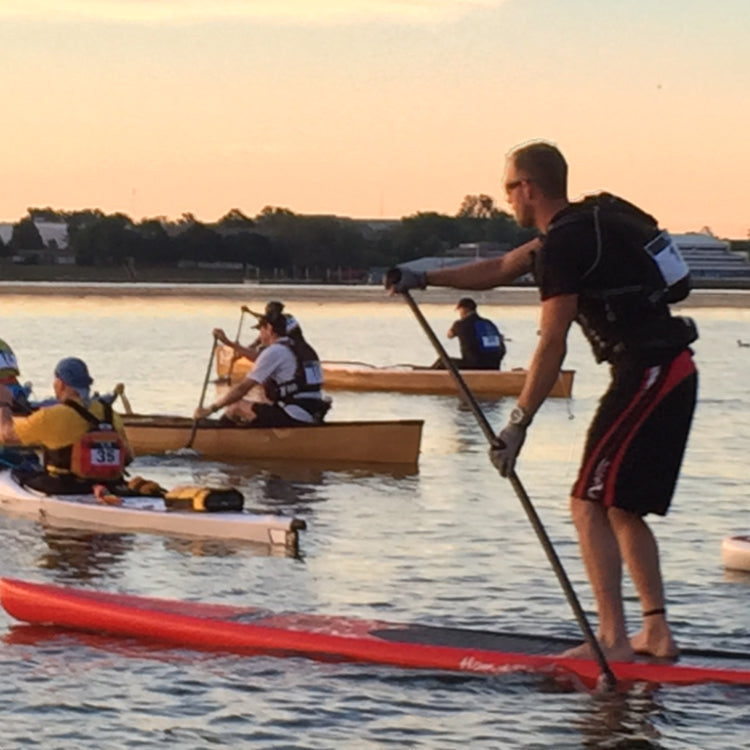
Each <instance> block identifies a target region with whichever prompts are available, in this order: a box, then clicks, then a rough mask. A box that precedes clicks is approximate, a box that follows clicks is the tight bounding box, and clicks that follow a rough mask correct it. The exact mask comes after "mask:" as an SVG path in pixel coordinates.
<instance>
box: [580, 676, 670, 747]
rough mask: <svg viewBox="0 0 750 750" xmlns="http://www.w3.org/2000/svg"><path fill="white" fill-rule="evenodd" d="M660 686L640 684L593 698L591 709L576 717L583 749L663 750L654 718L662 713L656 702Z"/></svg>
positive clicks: (596, 695)
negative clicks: (625, 690) (635, 749)
mask: <svg viewBox="0 0 750 750" xmlns="http://www.w3.org/2000/svg"><path fill="white" fill-rule="evenodd" d="M656 689H657V688H656V686H654V685H646V684H640V685H638V686H636V687H633V688H631V689H630V690H628V691H627V692H622V693H621V692H606V693H601V694H595V695H593V696H592V700H591V703H590V710H588V711H586V712H585V713H583V714H582V715H581V716H578V717H576V720H575V724H576V725H577V726H578V728H579V729H580V731H581V735H582V747H585V748H590V749H591V750H634V748H641V749H642V750H648V749H653V750H656V749H657V748H661V747H662V745H661V743H660V741H659V740H660V735H659V731H658V729H657V728H656V726H655V723H654V718H655V717H656V716H657V715H659V714H660V713H661V711H662V708H661V706H660V705H659V704H658V703H657V702H656V700H655V699H654V693H655V691H656Z"/></svg>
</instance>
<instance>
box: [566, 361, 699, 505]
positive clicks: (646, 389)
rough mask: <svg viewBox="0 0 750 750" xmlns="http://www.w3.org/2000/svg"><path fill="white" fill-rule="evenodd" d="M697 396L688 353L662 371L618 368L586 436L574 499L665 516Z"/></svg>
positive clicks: (635, 366) (638, 366)
mask: <svg viewBox="0 0 750 750" xmlns="http://www.w3.org/2000/svg"><path fill="white" fill-rule="evenodd" d="M697 394H698V372H697V370H696V367H695V363H694V362H693V355H692V351H691V350H690V349H685V350H683V351H682V352H680V354H678V355H677V356H676V357H675V358H674V359H672V360H671V361H669V362H666V363H664V364H659V365H644V364H641V363H634V362H629V363H623V364H617V365H613V366H612V383H611V384H610V387H609V389H608V390H607V392H606V393H605V394H604V396H602V399H601V401H600V402H599V408H598V409H597V412H596V414H595V415H594V419H593V421H592V422H591V425H590V427H589V430H588V434H587V437H586V445H585V448H584V453H583V459H582V462H581V468H580V470H579V473H578V478H577V479H576V482H575V484H574V485H573V491H572V494H573V497H575V498H578V499H581V500H589V501H592V502H598V503H601V504H602V505H603V506H604V507H608V508H609V507H615V508H620V509H622V510H626V511H629V512H631V513H636V514H637V515H640V516H645V515H646V514H647V513H656V514H658V515H661V516H663V515H666V513H667V511H668V510H669V505H670V503H671V501H672V495H673V494H674V490H675V486H676V484H677V477H678V475H679V472H680V465H681V464H682V459H683V456H684V454H685V447H686V445H687V440H688V434H689V432H690V424H691V422H692V419H693V412H694V411H695V404H696V399H697Z"/></svg>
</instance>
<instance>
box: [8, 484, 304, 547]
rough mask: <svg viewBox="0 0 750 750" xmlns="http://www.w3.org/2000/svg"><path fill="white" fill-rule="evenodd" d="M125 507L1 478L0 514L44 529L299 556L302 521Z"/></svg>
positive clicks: (150, 504) (145, 504)
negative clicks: (223, 543) (215, 543)
mask: <svg viewBox="0 0 750 750" xmlns="http://www.w3.org/2000/svg"><path fill="white" fill-rule="evenodd" d="M123 503H124V504H123V505H122V506H114V505H106V504H103V503H99V502H97V501H96V500H95V499H94V498H93V497H91V496H71V497H55V496H47V495H42V494H41V493H37V492H34V491H31V490H26V489H24V488H23V487H20V486H19V485H18V484H17V483H16V482H15V481H13V479H12V478H11V477H10V473H9V472H8V471H2V472H0V511H2V512H4V513H7V514H8V515H11V516H16V517H18V518H28V519H31V520H34V521H38V522H39V523H41V524H43V525H45V526H55V527H62V528H79V529H92V530H99V531H110V532H127V533H130V532H146V533H150V534H161V535H167V536H179V537H194V538H202V539H227V540H237V541H246V542H253V543H257V544H264V545H269V546H271V547H278V548H285V549H288V550H291V551H293V552H294V551H297V549H298V545H299V531H300V530H301V529H304V528H305V522H304V521H303V520H301V519H296V518H290V517H288V516H276V515H258V514H252V513H199V512H186V511H167V509H166V507H165V504H164V501H163V500H162V499H161V498H154V497H133V498H126V499H124V500H123Z"/></svg>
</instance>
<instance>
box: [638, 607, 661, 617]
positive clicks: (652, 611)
mask: <svg viewBox="0 0 750 750" xmlns="http://www.w3.org/2000/svg"><path fill="white" fill-rule="evenodd" d="M666 613H667V610H666V609H664V607H659V608H658V609H649V610H648V612H644V613H643V616H644V617H651V616H653V615H664V614H666Z"/></svg>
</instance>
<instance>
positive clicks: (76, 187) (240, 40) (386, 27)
mask: <svg viewBox="0 0 750 750" xmlns="http://www.w3.org/2000/svg"><path fill="white" fill-rule="evenodd" d="M748 28H750V4H748V3H747V2H746V0H712V1H704V0H658V2H654V0H628V1H627V2H620V1H618V2H614V1H612V0H463V1H462V0H210V1H209V0H201V1H200V2H199V1H198V0H64V1H63V2H59V1H53V0H23V1H21V0H16V1H14V2H6V1H5V0H0V90H2V92H3V101H4V106H3V116H2V126H1V127H2V139H0V149H1V152H2V167H3V180H2V182H3V189H2V191H1V192H0V220H2V221H15V220H17V219H19V218H20V217H21V216H23V215H24V214H25V213H26V210H27V208H28V207H30V206H35V207H42V206H52V207H54V208H58V209H66V210H75V209H82V208H100V209H102V210H103V211H105V212H108V213H110V212H115V211H122V212H124V213H127V214H129V215H130V216H131V217H132V218H134V219H141V218H144V217H153V216H160V215H162V216H167V217H169V218H178V217H180V216H181V214H182V213H184V212H191V213H193V214H195V215H196V216H197V217H198V218H199V219H201V220H203V221H214V220H216V219H218V218H219V217H220V216H221V215H222V214H224V213H226V212H227V211H228V210H229V209H231V208H239V209H241V210H242V211H244V212H245V213H246V214H248V215H250V216H254V215H255V214H257V213H258V212H259V211H260V210H261V209H262V208H263V207H264V206H266V205H273V206H282V207H286V208H289V209H291V210H292V211H295V212H297V213H329V214H338V215H345V216H352V217H361V218H378V217H384V218H398V217H401V216H405V215H408V214H412V213H415V212H417V211H440V212H443V213H450V214H453V213H455V212H456V211H457V209H458V207H459V205H460V203H461V200H462V198H463V197H464V195H466V194H468V193H480V192H482V193H488V194H489V195H492V196H493V197H494V198H495V199H496V201H497V202H498V204H499V205H500V207H501V208H507V206H506V205H505V203H504V195H503V192H502V190H501V180H502V171H503V162H504V158H505V154H506V153H507V151H508V150H509V149H510V148H512V147H513V146H514V145H517V144H518V143H522V142H525V141H527V140H531V139H537V138H544V139H548V140H551V141H553V142H555V143H556V144H557V145H558V146H559V147H560V148H561V149H562V150H563V152H564V153H565V155H566V157H567V158H568V161H569V164H570V192H571V196H577V195H580V194H582V193H585V192H592V191H595V190H599V189H608V190H610V191H613V192H617V193H619V194H621V195H622V196H623V197H626V198H628V199H630V200H632V201H634V202H636V203H639V204H640V205H642V206H643V207H644V208H645V209H647V210H648V211H649V212H651V213H653V214H654V215H655V216H657V218H659V219H660V221H661V223H662V225H663V226H665V227H667V228H668V229H670V230H672V231H676V232H686V231H698V230H700V229H701V228H703V227H704V226H708V227H710V228H711V230H712V231H713V232H714V233H715V234H717V235H718V236H720V237H727V238H733V239H742V238H746V237H747V234H748V229H750V203H749V201H748V198H749V197H750V138H749V137H748V132H750V124H749V123H748V110H749V109H750V105H749V104H748V102H750V93H749V92H750V43H749V42H748V38H747V30H748Z"/></svg>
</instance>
